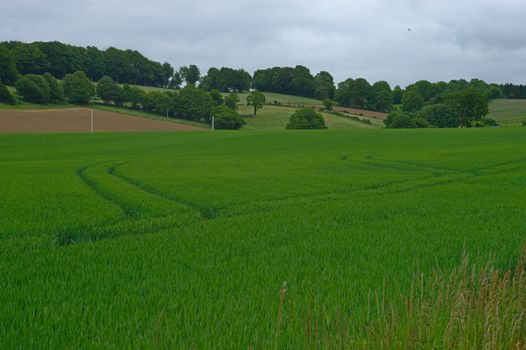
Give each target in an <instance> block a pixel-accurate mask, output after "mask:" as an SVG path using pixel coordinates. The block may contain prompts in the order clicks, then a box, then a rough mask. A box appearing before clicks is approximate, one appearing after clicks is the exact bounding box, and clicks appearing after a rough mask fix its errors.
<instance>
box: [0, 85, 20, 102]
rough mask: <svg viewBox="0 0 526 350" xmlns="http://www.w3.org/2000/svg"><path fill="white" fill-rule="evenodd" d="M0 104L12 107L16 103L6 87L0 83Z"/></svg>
mask: <svg viewBox="0 0 526 350" xmlns="http://www.w3.org/2000/svg"><path fill="white" fill-rule="evenodd" d="M0 102H2V103H7V104H10V105H14V104H15V103H16V100H15V97H14V96H13V95H12V94H11V93H10V92H9V90H8V89H7V87H6V86H5V85H4V84H2V83H0Z"/></svg>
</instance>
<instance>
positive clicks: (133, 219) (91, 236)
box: [55, 162, 203, 245]
mask: <svg viewBox="0 0 526 350" xmlns="http://www.w3.org/2000/svg"><path fill="white" fill-rule="evenodd" d="M104 163H106V162H101V163H95V164H91V165H83V166H81V167H79V168H78V169H77V170H76V171H75V174H76V175H77V176H78V177H79V178H80V179H81V181H82V182H83V183H84V184H85V185H86V186H87V187H89V188H90V190H92V191H93V192H94V193H95V194H96V195H97V196H98V197H100V198H101V199H103V200H105V201H107V202H109V203H111V204H112V205H114V206H116V207H118V208H119V209H120V210H121V211H122V213H123V215H122V216H120V217H117V218H115V220H112V221H110V222H105V223H101V224H99V225H93V226H91V227H82V228H80V227H69V228H65V229H63V230H61V231H59V232H56V234H55V236H56V238H55V240H56V241H57V242H58V244H59V245H69V244H77V243H83V242H87V241H95V240H100V239H104V238H115V237H119V236H124V235H137V234H146V233H156V232H160V231H163V230H166V229H169V228H174V227H178V228H184V227H187V226H189V225H192V224H195V223H198V222H201V221H202V220H195V219H197V218H201V219H203V214H202V213H201V212H199V211H197V210H195V209H194V208H191V207H189V206H187V205H184V204H183V203H181V202H179V201H174V200H173V199H170V198H165V197H164V196H159V195H158V194H156V193H152V191H145V190H144V189H143V188H140V187H138V186H136V185H134V184H131V183H128V182H126V183H128V184H129V185H133V187H134V188H136V189H137V190H138V191H141V192H145V193H148V194H149V195H153V196H156V197H158V198H161V199H163V200H169V201H171V202H173V203H174V204H178V205H184V206H185V207H186V208H188V210H190V211H194V212H196V213H199V216H183V215H181V214H174V213H167V214H162V215H148V216H144V217H141V212H139V211H137V208H134V207H133V205H130V204H129V203H127V202H126V201H124V200H122V199H121V198H119V196H118V194H115V193H111V192H110V191H106V190H103V189H101V188H100V186H99V184H98V183H97V181H96V180H94V179H93V178H91V177H90V176H89V174H87V170H88V169H89V168H90V167H92V166H96V165H101V164H104ZM118 166H119V164H114V165H112V166H110V167H109V168H106V173H107V174H108V175H109V176H112V177H115V178H117V179H119V180H120V181H123V182H125V180H123V179H121V178H120V177H118V176H115V175H114V174H112V173H114V172H115V169H116V168H117V167H118ZM192 217H193V219H192ZM182 219H186V221H184V222H181V220H182Z"/></svg>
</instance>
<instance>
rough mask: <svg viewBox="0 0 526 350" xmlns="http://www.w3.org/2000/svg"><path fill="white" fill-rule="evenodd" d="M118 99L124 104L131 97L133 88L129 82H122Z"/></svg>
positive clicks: (128, 101)
mask: <svg viewBox="0 0 526 350" xmlns="http://www.w3.org/2000/svg"><path fill="white" fill-rule="evenodd" d="M120 95H121V97H120V100H121V101H122V104H123V105H124V106H126V105H127V104H128V103H130V102H131V101H132V99H133V90H132V88H131V86H130V85H129V84H124V85H123V86H122V88H121V90H120Z"/></svg>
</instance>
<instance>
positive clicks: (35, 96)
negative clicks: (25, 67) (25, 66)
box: [16, 76, 46, 103]
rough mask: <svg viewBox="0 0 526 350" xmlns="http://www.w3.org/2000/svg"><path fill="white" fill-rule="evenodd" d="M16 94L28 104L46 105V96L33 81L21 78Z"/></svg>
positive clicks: (18, 81) (17, 83) (17, 84)
mask: <svg viewBox="0 0 526 350" xmlns="http://www.w3.org/2000/svg"><path fill="white" fill-rule="evenodd" d="M16 93H17V95H18V96H20V97H22V98H23V99H24V100H25V101H27V102H32V103H46V95H45V94H44V92H43V91H42V89H41V88H40V86H38V84H37V83H35V82H34V81H33V80H31V79H29V78H28V77H26V76H21V77H20V78H18V80H17V82H16Z"/></svg>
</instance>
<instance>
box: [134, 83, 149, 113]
mask: <svg viewBox="0 0 526 350" xmlns="http://www.w3.org/2000/svg"><path fill="white" fill-rule="evenodd" d="M147 98H148V94H147V93H146V91H144V90H142V89H139V88H138V87H136V86H134V87H132V88H131V89H130V101H129V102H130V103H131V105H132V108H133V109H139V106H142V107H143V108H144V104H143V102H144V100H145V99H147Z"/></svg>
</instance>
